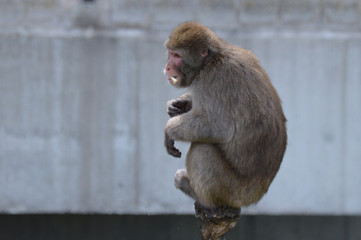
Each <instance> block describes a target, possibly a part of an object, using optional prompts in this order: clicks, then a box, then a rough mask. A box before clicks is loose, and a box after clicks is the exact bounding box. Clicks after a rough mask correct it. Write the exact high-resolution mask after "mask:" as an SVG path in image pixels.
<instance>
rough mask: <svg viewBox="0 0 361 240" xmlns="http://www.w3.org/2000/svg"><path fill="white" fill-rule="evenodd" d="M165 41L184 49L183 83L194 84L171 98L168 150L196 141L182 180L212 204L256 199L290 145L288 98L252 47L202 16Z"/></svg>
mask: <svg viewBox="0 0 361 240" xmlns="http://www.w3.org/2000/svg"><path fill="white" fill-rule="evenodd" d="M165 46H166V47H167V48H168V50H174V51H178V52H180V53H181V55H182V57H183V62H182V66H181V67H180V68H179V69H178V70H179V72H180V74H181V75H182V77H181V78H180V79H179V80H180V81H181V83H179V86H180V87H188V89H189V92H188V93H187V94H185V95H183V96H181V97H179V98H176V99H173V100H171V101H169V102H168V113H169V115H170V116H171V118H170V119H169V121H168V122H167V124H166V126H165V145H166V148H167V150H168V153H169V154H171V155H173V156H176V157H180V152H179V151H178V150H177V149H176V148H175V147H174V141H186V142H191V146H190V149H189V151H188V154H187V157H186V171H185V170H178V171H177V173H176V177H175V183H176V186H177V187H178V188H180V189H181V190H182V191H183V192H185V193H186V194H188V195H190V196H191V197H193V198H195V200H197V201H198V202H199V203H200V204H202V205H203V206H207V207H220V206H228V207H233V208H239V207H241V206H244V205H249V204H251V203H254V202H257V201H258V200H259V199H260V198H261V197H262V196H263V195H264V194H265V193H266V192H267V190H268V187H269V185H270V184H271V182H272V180H273V178H274V176H275V175H276V173H277V171H278V169H279V167H280V164H281V161H282V158H283V155H284V152H285V149H286V144H287V134H286V118H285V116H284V113H283V110H282V106H281V100H280V98H279V96H278V94H277V92H276V90H275V89H274V87H273V85H272V83H271V82H270V80H269V78H268V76H267V74H266V73H265V71H264V70H263V68H262V67H261V66H260V65H259V62H258V60H257V58H256V57H255V56H254V55H253V54H252V53H251V52H250V51H248V50H245V49H242V48H240V47H237V46H233V45H230V44H228V43H226V42H225V41H223V40H222V39H220V38H219V37H218V36H217V35H216V34H215V33H213V32H212V31H211V30H209V29H208V28H206V27H205V26H204V25H202V24H199V23H194V22H186V23H184V24H181V25H179V26H177V27H176V28H175V29H174V30H173V31H172V32H171V34H170V36H169V39H168V40H167V41H166V42H165ZM204 51H207V53H208V54H207V56H202V52H204Z"/></svg>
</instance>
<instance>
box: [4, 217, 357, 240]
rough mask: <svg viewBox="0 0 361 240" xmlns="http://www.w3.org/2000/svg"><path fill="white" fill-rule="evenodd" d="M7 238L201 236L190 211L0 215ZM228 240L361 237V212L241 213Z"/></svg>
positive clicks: (162, 239) (186, 239) (164, 239)
mask: <svg viewBox="0 0 361 240" xmlns="http://www.w3.org/2000/svg"><path fill="white" fill-rule="evenodd" d="M0 239H2V240H13V239H16V240H25V239H36V240H45V239H51V240H58V239H66V240H71V239H74V240H83V239H84V240H85V239H86V240H114V239H117V240H123V239H124V240H140V239H147V240H148V239H155V240H172V239H177V240H178V239H179V240H193V239H194V240H196V239H197V240H199V239H200V234H199V226H198V223H197V221H196V219H195V217H194V216H191V215H150V216H146V215H73V214H65V215H56V214H49V215H6V214H4V215H0ZM226 239H227V240H232V239H247V240H261V239H262V240H264V239H267V240H273V239H274V240H282V239H287V240H299V239H302V240H306V239H307V240H323V239H325V240H326V239H327V240H360V239H361V217H353V216H259V215H257V216H242V217H241V220H240V221H239V223H238V225H237V226H236V227H235V228H234V229H233V230H231V231H230V232H229V233H228V234H227V235H226Z"/></svg>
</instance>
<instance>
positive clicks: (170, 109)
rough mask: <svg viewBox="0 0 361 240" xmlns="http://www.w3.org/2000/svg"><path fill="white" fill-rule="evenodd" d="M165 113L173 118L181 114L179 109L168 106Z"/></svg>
mask: <svg viewBox="0 0 361 240" xmlns="http://www.w3.org/2000/svg"><path fill="white" fill-rule="evenodd" d="M167 113H168V115H169V116H170V117H174V116H177V115H179V114H181V110H180V109H179V108H176V107H173V106H169V107H168V109H167Z"/></svg>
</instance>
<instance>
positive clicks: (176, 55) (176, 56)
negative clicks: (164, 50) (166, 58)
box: [170, 52, 182, 58]
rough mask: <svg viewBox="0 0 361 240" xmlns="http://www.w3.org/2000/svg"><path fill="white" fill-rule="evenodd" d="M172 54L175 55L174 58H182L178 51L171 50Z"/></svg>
mask: <svg viewBox="0 0 361 240" xmlns="http://www.w3.org/2000/svg"><path fill="white" fill-rule="evenodd" d="M170 55H171V56H172V57H174V58H182V56H181V55H179V54H178V53H176V52H170Z"/></svg>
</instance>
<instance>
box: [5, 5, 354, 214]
mask: <svg viewBox="0 0 361 240" xmlns="http://www.w3.org/2000/svg"><path fill="white" fill-rule="evenodd" d="M190 19H193V20H198V21H202V22H203V23H204V24H206V25H208V26H210V27H211V28H212V29H213V30H215V31H216V32H217V33H218V34H219V35H220V36H221V37H223V38H224V39H225V40H227V41H229V42H231V43H233V44H237V45H240V46H243V47H244V48H247V49H250V50H252V51H254V52H255V53H256V55H257V56H258V57H259V59H260V61H261V63H262V65H263V66H264V68H265V69H266V71H267V72H268V74H269V75H270V77H271V79H272V81H273V83H274V85H275V87H276V88H277V90H278V91H279V94H280V96H281V98H282V99H283V105H284V109H285V112H286V115H287V118H288V121H289V122H288V134H289V145H288V148H287V152H286V155H285V158H284V162H283V164H282V166H281V169H280V172H279V174H278V175H277V177H276V179H275V180H274V182H273V184H272V185H271V188H270V190H269V192H268V194H267V195H266V196H265V197H264V198H263V199H262V200H261V201H260V202H259V203H258V204H256V205H254V206H251V207H248V208H245V209H244V211H243V213H249V214H346V215H347V214H350V215H354V214H361V204H360V202H361V188H360V184H361V175H360V170H361V147H360V146H361V125H360V122H361V68H360V66H361V3H360V2H359V1H357V0H350V1H338V0H323V1H321V0H320V1H312V0H300V1H293V0H272V1H269V0H255V1H204V0H187V1H162V0H157V1H142V0H138V1H126V0H123V1H116V0H98V1H94V3H87V4H85V3H83V2H82V1H80V0H79V1H76V0H62V1H56V0H49V1H42V0H31V1H25V0H24V1H21V0H12V1H3V2H2V3H0V212H6V213H7V212H10V213H64V212H75V213H79V212H82V213H83V212H97V213H143V214H144V213H146V214H147V213H154V214H159V213H192V212H193V203H192V201H191V200H190V199H188V198H186V197H185V196H183V195H182V193H180V192H179V191H177V190H176V189H175V188H174V187H173V175H174V172H175V171H176V169H178V168H182V167H183V166H184V158H182V159H180V160H179V159H174V158H172V157H170V156H168V155H167V154H166V152H165V150H164V147H163V126H164V124H165V122H166V121H167V115H166V109H165V103H166V101H167V100H168V99H170V98H173V97H176V96H178V95H180V94H181V93H182V91H179V90H175V89H173V88H172V87H171V86H170V85H169V84H167V81H166V79H165V77H164V76H163V73H162V69H163V66H164V64H165V60H166V58H165V50H164V48H163V41H164V40H165V39H166V37H167V35H168V33H169V31H170V30H171V29H172V28H173V27H174V26H175V25H176V24H178V23H180V22H183V21H185V20H190ZM177 146H179V147H180V148H181V150H182V151H183V152H184V153H185V152H186V150H187V146H188V145H187V144H184V143H183V144H179V143H177ZM184 155H185V154H183V156H184Z"/></svg>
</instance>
